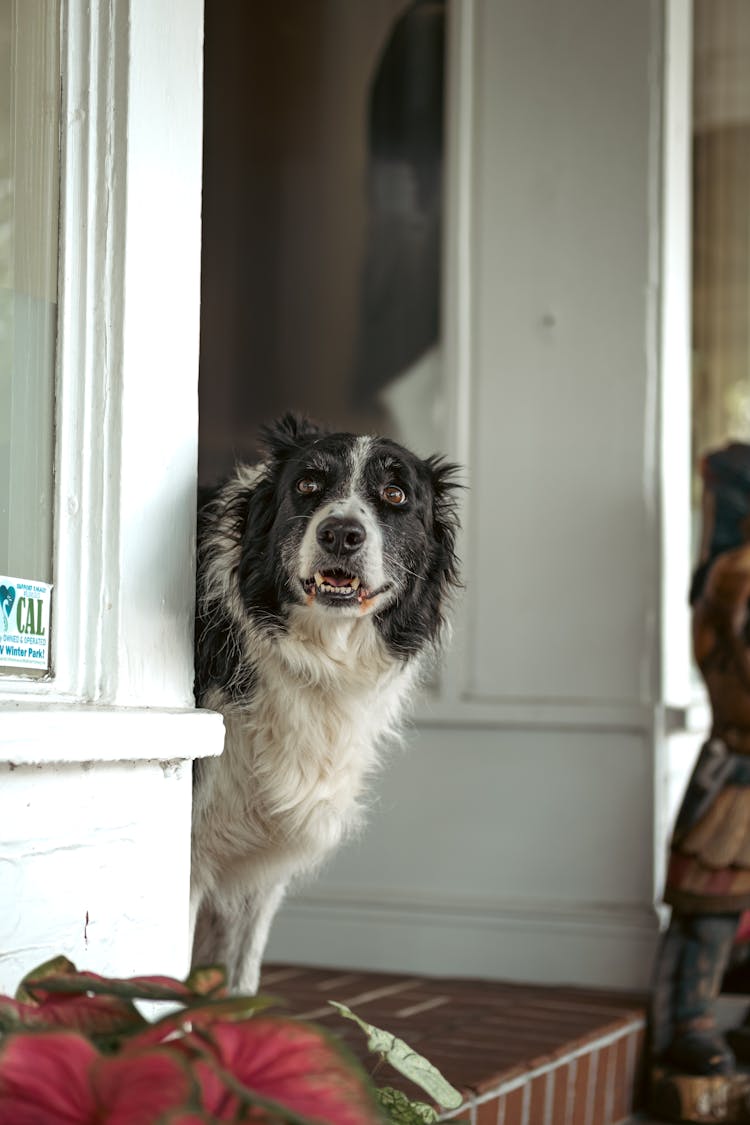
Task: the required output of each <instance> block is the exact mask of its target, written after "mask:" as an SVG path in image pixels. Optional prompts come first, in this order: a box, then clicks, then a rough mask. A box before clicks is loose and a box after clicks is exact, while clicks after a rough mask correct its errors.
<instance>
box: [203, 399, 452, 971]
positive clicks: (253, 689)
mask: <svg viewBox="0 0 750 1125" xmlns="http://www.w3.org/2000/svg"><path fill="white" fill-rule="evenodd" d="M264 438H265V443H266V450H267V456H266V459H265V460H264V461H263V462H262V463H261V464H259V465H257V466H253V467H250V466H246V465H240V466H238V468H237V469H236V470H235V473H234V475H233V476H232V477H231V478H230V479H229V480H228V481H227V482H226V483H225V484H224V485H223V486H221V487H220V488H219V489H218V490H216V491H215V492H214V493H213V494H212V496H211V497H209V498H208V499H207V500H206V502H205V503H203V504H202V505H201V508H200V512H199V520H198V593H197V620H196V696H197V700H198V703H199V704H200V705H201V706H203V707H209V708H212V709H214V710H217V711H221V712H222V713H223V715H224V721H225V725H226V742H225V749H224V753H223V755H222V756H221V757H220V758H215V759H204V760H203V761H201V762H200V763H197V768H196V784H195V795H194V810H193V854H192V894H191V906H192V911H193V923H194V927H195V939H194V944H193V964H194V965H201V964H203V965H205V964H216V963H222V964H225V965H226V967H227V970H228V975H229V984H230V987H231V988H232V989H233V990H234V991H243V992H245V991H246V992H254V991H255V989H256V988H257V984H258V975H259V970H260V962H261V957H262V955H263V950H264V947H265V944H266V939H267V936H268V930H269V927H270V924H271V920H272V918H273V916H274V914H275V912H276V910H277V909H278V906H279V904H280V902H281V899H282V897H283V894H284V890H285V887H286V885H287V884H288V882H289V881H290V879H292V878H293V877H294V876H296V875H298V874H300V873H302V872H305V871H309V870H310V869H311V868H313V867H315V866H316V865H317V864H318V863H319V862H320V861H321V859H323V857H324V856H326V855H327V854H328V853H329V852H330V851H331V849H332V848H334V847H335V846H336V845H337V844H338V842H339V840H340V839H341V838H342V836H343V835H344V834H345V833H346V832H348V831H350V830H351V829H352V827H354V826H355V825H356V824H357V823H358V819H359V815H360V805H359V798H360V795H361V792H362V788H363V783H364V781H365V778H366V776H367V774H368V773H369V772H370V771H371V770H372V769H373V767H374V766H375V764H376V761H377V757H378V746H379V743H380V742H381V740H382V738H383V736H385V735H388V734H392V733H393V731H394V728H395V727H396V726H397V723H398V719H399V716H400V715H401V713H402V711H403V709H404V707H405V705H407V704H408V703H409V699H410V696H411V695H412V689H413V686H414V684H415V682H416V681H417V680H418V678H419V675H420V671H423V670H424V668H425V664H426V660H427V658H429V657H430V656H431V655H432V654H433V653H434V652H435V651H436V649H437V647H438V644H439V641H440V636H441V632H442V631H443V626H444V624H445V614H446V609H447V602H448V598H449V594H450V592H451V589H452V588H453V587H454V586H455V585H456V584H457V559H456V555H455V536H456V530H457V519H456V511H455V500H454V496H455V492H454V490H455V488H456V487H457V486H456V484H455V473H456V469H455V466H453V465H450V464H447V463H445V462H444V461H443V460H442V459H440V458H438V457H432V458H429V459H428V460H426V461H423V460H420V459H419V458H418V457H416V456H415V455H414V454H413V453H410V452H408V450H406V449H404V448H403V447H402V446H400V445H397V444H395V443H394V442H392V441H389V440H386V439H384V438H377V437H357V436H355V435H353V434H340V433H338V434H337V433H326V432H323V431H321V430H319V429H317V427H315V426H313V425H312V424H311V423H308V422H304V421H301V420H298V419H296V418H294V417H293V416H291V415H288V416H286V417H285V418H283V419H282V420H281V421H279V422H278V423H276V425H275V426H273V427H270V428H269V429H267V430H266V431H265V432H264Z"/></svg>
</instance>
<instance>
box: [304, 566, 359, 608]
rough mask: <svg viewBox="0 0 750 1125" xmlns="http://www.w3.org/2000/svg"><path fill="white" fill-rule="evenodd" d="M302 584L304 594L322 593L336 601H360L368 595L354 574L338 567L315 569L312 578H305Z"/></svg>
mask: <svg viewBox="0 0 750 1125" xmlns="http://www.w3.org/2000/svg"><path fill="white" fill-rule="evenodd" d="M302 585H303V586H304V587H305V593H306V594H314V595H317V594H323V595H324V596H327V597H329V598H335V599H336V600H337V601H353V600H360V601H361V600H362V599H363V598H366V597H367V596H368V591H367V590H366V589H365V587H364V586H363V585H362V582H361V580H360V579H359V577H358V576H357V575H356V574H349V573H348V572H347V571H345V570H340V569H338V567H337V568H335V569H333V570H326V571H320V570H316V571H315V574H314V575H313V576H312V578H306V579H305V580H304V581H303V583H302Z"/></svg>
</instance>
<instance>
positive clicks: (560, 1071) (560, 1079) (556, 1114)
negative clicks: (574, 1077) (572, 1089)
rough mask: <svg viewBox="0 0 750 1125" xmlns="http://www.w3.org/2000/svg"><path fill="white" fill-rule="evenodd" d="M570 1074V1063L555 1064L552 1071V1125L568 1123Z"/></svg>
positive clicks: (566, 1124) (565, 1124)
mask: <svg viewBox="0 0 750 1125" xmlns="http://www.w3.org/2000/svg"><path fill="white" fill-rule="evenodd" d="M570 1074H571V1068H570V1064H569V1063H566V1064H564V1065H563V1066H556V1067H555V1069H554V1070H553V1071H552V1078H553V1081H554V1091H553V1101H552V1123H553V1125H568V1086H569V1079H570Z"/></svg>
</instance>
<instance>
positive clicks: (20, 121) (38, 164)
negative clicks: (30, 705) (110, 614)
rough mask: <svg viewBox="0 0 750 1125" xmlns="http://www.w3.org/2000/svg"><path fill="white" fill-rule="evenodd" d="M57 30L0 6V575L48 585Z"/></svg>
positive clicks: (1, 0) (53, 11)
mask: <svg viewBox="0 0 750 1125" xmlns="http://www.w3.org/2000/svg"><path fill="white" fill-rule="evenodd" d="M59 23H60V12H59V3H58V2H57V0H0V76H1V77H0V82H2V85H3V92H2V97H0V403H1V405H0V573H1V574H3V575H13V576H19V577H23V578H27V579H35V580H41V581H44V582H50V581H51V578H52V446H53V406H54V362H55V332H56V317H57V231H58V176H59V161H58V152H59V135H58V131H59V101H60V47H59ZM0 663H1V661H0Z"/></svg>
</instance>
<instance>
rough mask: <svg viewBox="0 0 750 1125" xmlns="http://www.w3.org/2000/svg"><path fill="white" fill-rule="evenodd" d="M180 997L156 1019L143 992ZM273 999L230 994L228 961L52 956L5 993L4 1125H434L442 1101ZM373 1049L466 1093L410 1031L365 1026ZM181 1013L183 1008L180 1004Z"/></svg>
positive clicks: (0, 1017)
mask: <svg viewBox="0 0 750 1125" xmlns="http://www.w3.org/2000/svg"><path fill="white" fill-rule="evenodd" d="M136 1000H146V1001H161V1002H165V1001H166V1002H168V1003H169V1004H170V1005H171V1006H172V1009H173V1010H171V1011H170V1012H169V1014H167V1015H165V1016H162V1018H160V1019H157V1020H155V1022H149V1021H148V1020H147V1019H146V1018H145V1016H144V1015H142V1014H141V1012H140V1011H139V1010H138V1008H137V1007H136V1005H135V1003H134V1001H136ZM272 1003H273V1001H271V1000H269V999H268V998H266V997H262V996H260V997H258V996H250V997H229V996H227V993H226V982H225V974H224V972H223V970H222V969H219V968H207V969H199V970H197V971H196V972H193V973H191V975H190V976H189V977H188V978H187V980H186V981H184V982H182V981H178V980H173V979H172V978H170V977H132V978H129V979H116V978H107V977H102V976H97V975H96V974H95V973H88V972H78V970H77V969H76V967H75V966H74V965H73V964H72V963H71V962H70V961H68V960H67V958H65V957H57V958H55V959H54V960H52V961H48V962H46V963H45V964H44V965H40V966H39V968H37V969H34V970H33V971H32V972H31V973H29V974H28V975H27V976H26V977H25V978H24V980H23V982H22V984H21V986H20V987H19V989H18V992H17V994H16V998H15V999H11V998H10V997H4V996H2V997H0V1125H3V1123H7V1125H11V1123H12V1125H51V1123H53V1122H64V1123H66V1125H94V1123H100V1122H107V1123H108V1125H154V1123H158V1122H164V1123H165V1125H199V1123H201V1122H217V1121H250V1122H254V1123H257V1125H262V1123H271V1122H288V1123H290V1125H312V1123H321V1122H325V1123H326V1125H374V1123H382V1122H383V1121H384V1120H385V1121H392V1122H398V1123H400V1125H424V1123H429V1122H432V1121H435V1120H436V1118H437V1113H436V1111H435V1110H434V1109H433V1107H432V1106H430V1105H426V1104H423V1103H420V1102H412V1101H411V1100H410V1099H409V1098H407V1097H406V1095H404V1094H403V1093H401V1092H400V1091H397V1090H392V1089H390V1088H385V1089H382V1090H376V1089H375V1088H374V1087H373V1086H372V1084H371V1082H370V1080H369V1079H368V1077H367V1075H366V1074H365V1072H364V1071H363V1070H362V1068H361V1067H360V1065H359V1063H357V1062H356V1061H355V1060H354V1058H352V1057H351V1056H350V1054H349V1053H348V1051H347V1050H346V1049H345V1048H344V1047H343V1046H342V1045H341V1044H340V1043H339V1042H338V1041H337V1040H336V1039H335V1038H333V1037H332V1036H330V1035H328V1034H327V1033H326V1032H325V1031H323V1030H322V1029H321V1028H319V1027H316V1026H314V1025H312V1024H308V1023H303V1022H301V1021H299V1020H295V1019H289V1018H282V1017H279V1016H275V1015H274V1016H272V1015H269V1014H268V1011H267V1009H268V1008H269V1007H270V1006H271V1005H272ZM335 1006H336V1007H337V1008H339V1010H340V1011H341V1013H342V1015H345V1016H347V1018H350V1019H354V1020H355V1021H356V1022H357V1023H359V1024H360V1026H361V1027H362V1028H363V1029H364V1030H365V1031H366V1033H367V1034H368V1043H369V1045H370V1047H371V1049H372V1050H374V1051H376V1053H378V1054H379V1055H380V1056H381V1057H383V1058H387V1059H388V1061H389V1062H390V1063H391V1064H392V1065H394V1066H395V1067H396V1069H398V1070H400V1071H401V1072H402V1073H404V1074H406V1075H407V1077H409V1078H411V1079H412V1080H413V1081H415V1082H417V1084H418V1085H420V1086H421V1087H422V1088H423V1089H425V1090H427V1092H428V1094H429V1095H430V1096H431V1097H433V1098H434V1099H435V1100H436V1101H438V1102H439V1103H440V1104H441V1105H444V1106H445V1107H446V1108H449V1109H450V1108H456V1107H457V1106H458V1105H459V1104H460V1102H461V1096H460V1094H459V1093H458V1092H457V1091H456V1090H454V1089H453V1087H451V1086H449V1085H448V1083H446V1082H445V1080H444V1079H443V1078H442V1076H441V1075H440V1074H439V1073H438V1072H437V1071H435V1069H434V1068H433V1067H431V1066H430V1064H429V1063H427V1062H426V1060H424V1059H422V1058H421V1056H419V1055H416V1054H415V1053H414V1052H412V1051H411V1050H410V1049H409V1048H408V1047H407V1046H406V1044H404V1043H402V1041H401V1040H398V1039H395V1038H394V1037H393V1036H391V1035H388V1033H386V1032H382V1031H380V1030H379V1029H377V1028H373V1027H372V1026H371V1025H369V1024H366V1023H364V1022H363V1021H361V1020H360V1019H359V1017H357V1016H355V1015H354V1013H352V1012H350V1011H349V1009H348V1008H345V1007H344V1006H343V1005H335ZM175 1009H176V1010H175Z"/></svg>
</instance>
